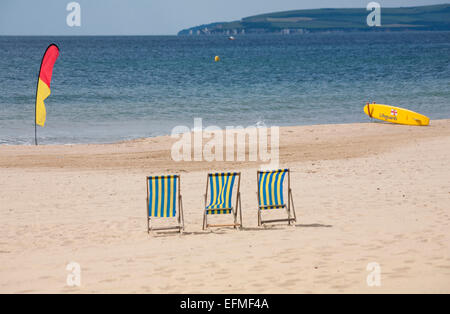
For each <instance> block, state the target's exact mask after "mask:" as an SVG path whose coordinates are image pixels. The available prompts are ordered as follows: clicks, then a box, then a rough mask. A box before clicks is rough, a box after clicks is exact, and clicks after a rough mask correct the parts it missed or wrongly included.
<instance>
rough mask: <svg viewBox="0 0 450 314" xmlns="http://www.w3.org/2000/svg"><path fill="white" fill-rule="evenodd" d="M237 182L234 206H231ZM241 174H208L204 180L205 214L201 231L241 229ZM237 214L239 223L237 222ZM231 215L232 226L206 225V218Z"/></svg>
mask: <svg viewBox="0 0 450 314" xmlns="http://www.w3.org/2000/svg"><path fill="white" fill-rule="evenodd" d="M236 181H237V194H236V203H235V204H236V206H235V207H233V205H232V201H233V200H232V198H233V186H234V184H235V182H236ZM240 184H241V173H240V172H232V173H209V174H208V178H207V180H206V193H205V212H204V214H203V230H205V229H206V228H208V227H234V228H236V227H240V228H242V210H241V194H240V191H239V189H240ZM208 187H209V194H210V197H209V205H207V204H208ZM238 212H239V219H240V223H238V222H237V215H238ZM223 214H233V217H234V223H233V224H222V225H217V224H216V225H211V224H208V216H210V215H223Z"/></svg>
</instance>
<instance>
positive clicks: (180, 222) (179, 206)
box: [146, 175, 184, 233]
mask: <svg viewBox="0 0 450 314" xmlns="http://www.w3.org/2000/svg"><path fill="white" fill-rule="evenodd" d="M169 177H173V178H175V179H176V180H177V182H176V187H177V192H176V196H175V197H176V200H175V211H176V219H177V225H176V226H165V227H158V228H153V226H152V223H151V219H152V218H153V217H152V216H151V215H150V189H149V180H151V179H163V178H164V179H168V178H169ZM146 182H147V207H146V213H147V233H150V232H151V231H169V230H178V232H180V233H181V232H182V231H183V230H184V214H183V198H182V196H181V188H180V185H181V184H180V182H181V177H180V176H179V175H162V176H149V177H147V179H146ZM167 218H172V217H167Z"/></svg>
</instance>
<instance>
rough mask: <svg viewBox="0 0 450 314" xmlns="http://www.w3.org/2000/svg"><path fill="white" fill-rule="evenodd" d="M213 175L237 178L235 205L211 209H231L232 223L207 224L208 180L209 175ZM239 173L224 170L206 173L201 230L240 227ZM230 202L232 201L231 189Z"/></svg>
mask: <svg viewBox="0 0 450 314" xmlns="http://www.w3.org/2000/svg"><path fill="white" fill-rule="evenodd" d="M214 175H235V176H236V178H237V192H236V203H235V204H236V205H235V207H231V208H214V209H212V210H215V211H224V210H226V211H231V214H233V218H234V222H233V223H232V224H209V223H208V215H211V214H208V209H207V207H208V205H207V204H208V195H209V194H208V191H209V189H208V188H209V180H210V177H211V176H214ZM240 187H241V173H240V172H229V173H227V172H224V173H208V175H207V178H206V192H205V194H204V196H205V207H204V212H203V230H206V229H207V228H209V227H234V228H235V229H236V228H237V227H239V229H242V208H241V192H240ZM231 193H232V194H231V204H232V203H233V191H231ZM210 197H212V196H211V195H210ZM238 214H239V222H238Z"/></svg>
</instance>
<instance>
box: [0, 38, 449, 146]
mask: <svg viewBox="0 0 450 314" xmlns="http://www.w3.org/2000/svg"><path fill="white" fill-rule="evenodd" d="M51 42H55V43H57V44H58V45H59V46H60V49H61V54H60V57H59V59H58V61H57V62H56V64H55V68H54V72H53V81H52V95H51V96H50V97H49V98H48V99H47V100H46V107H47V124H46V126H45V127H44V128H40V127H39V128H38V136H39V139H40V142H41V143H42V144H51V143H104V142H114V141H119V140H126V139H133V138H139V137H149V136H155V135H162V134H170V133H171V130H172V128H173V127H174V126H177V125H186V126H189V127H191V126H192V125H193V119H194V118H196V117H200V118H203V125H204V126H207V125H218V126H220V127H224V126H244V127H245V126H249V125H255V124H259V125H264V124H265V125H267V126H270V125H280V126H283V125H301V124H322V123H348V122H364V121H368V118H367V117H366V116H365V115H364V113H363V111H362V107H363V105H364V104H365V102H366V101H369V100H370V101H377V102H378V103H386V104H392V105H397V106H402V107H407V108H409V109H411V110H415V111H418V112H421V113H423V114H426V115H428V116H430V117H431V118H432V119H439V118H450V32H412V33H342V34H339V33H334V34H307V35H295V36H281V35H273V36H267V35H264V36H262V35H260V36H250V35H246V36H237V37H236V40H235V41H230V40H228V39H227V38H226V37H219V36H217V37H215V36H211V37H208V36H205V37H195V36H194V37H176V36H166V37H155V36H150V37H0V82H1V84H0V144H5V143H6V144H31V143H33V137H34V101H35V99H34V97H35V88H36V79H37V72H38V70H39V65H40V61H41V58H42V54H43V52H44V51H45V48H46V47H47V46H48V44H50V43H51ZM216 55H219V56H220V57H221V61H220V62H218V63H215V62H214V56H216Z"/></svg>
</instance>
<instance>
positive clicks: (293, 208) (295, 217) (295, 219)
mask: <svg viewBox="0 0 450 314" xmlns="http://www.w3.org/2000/svg"><path fill="white" fill-rule="evenodd" d="M289 195H290V197H291V204H292V213H293V214H294V221H295V222H297V215H296V213H295V206H294V197H293V196H292V191H291V190H289Z"/></svg>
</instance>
